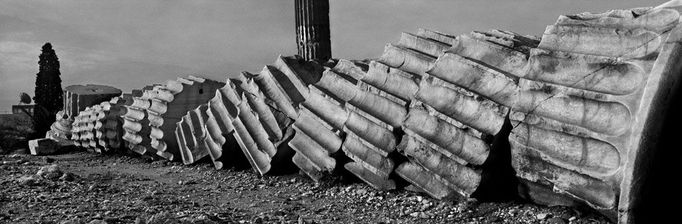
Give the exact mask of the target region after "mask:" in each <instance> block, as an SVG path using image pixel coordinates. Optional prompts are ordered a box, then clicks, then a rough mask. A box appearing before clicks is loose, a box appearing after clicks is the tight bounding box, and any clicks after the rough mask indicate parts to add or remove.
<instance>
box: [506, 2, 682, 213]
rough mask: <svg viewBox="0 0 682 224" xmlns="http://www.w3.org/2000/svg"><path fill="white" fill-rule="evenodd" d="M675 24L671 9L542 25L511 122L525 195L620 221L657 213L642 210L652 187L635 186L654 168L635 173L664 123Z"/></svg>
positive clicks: (673, 71)
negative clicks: (584, 207)
mask: <svg viewBox="0 0 682 224" xmlns="http://www.w3.org/2000/svg"><path fill="white" fill-rule="evenodd" d="M678 18H679V13H678V12H677V11H675V10H670V9H665V8H659V9H647V8H639V9H632V10H614V11H610V12H606V13H602V14H591V13H583V14H578V15H569V16H561V17H560V18H559V19H558V20H557V22H556V23H555V24H554V25H551V26H548V28H547V29H546V30H545V34H544V35H543V38H542V41H541V42H540V45H539V47H538V49H532V50H531V51H530V53H531V54H530V58H529V64H528V73H527V74H526V75H525V76H524V77H522V79H521V80H520V82H519V88H520V93H519V94H518V98H517V99H518V100H517V101H516V104H515V105H513V106H512V112H511V115H510V118H511V120H512V125H513V126H514V128H513V130H512V132H511V135H510V136H509V141H510V143H511V149H512V165H513V167H514V169H515V170H516V172H517V175H518V176H519V177H520V179H521V180H522V186H524V189H527V190H526V191H525V192H523V195H525V196H526V197H528V199H530V200H532V201H534V202H536V203H540V204H548V205H557V204H560V205H575V204H586V205H589V206H590V207H592V208H595V209H596V210H598V211H601V212H602V213H604V214H605V215H606V216H607V217H609V218H611V219H612V220H619V222H621V223H632V222H635V220H637V219H642V218H643V217H642V216H639V217H638V215H643V214H645V213H644V212H643V211H648V210H650V207H651V208H653V207H655V206H654V205H653V204H648V205H646V206H645V205H643V204H640V203H642V201H646V200H643V199H642V198H643V197H647V196H645V195H643V192H644V191H643V190H642V188H641V187H642V186H643V185H645V184H647V183H649V181H639V180H644V179H646V178H648V177H649V175H648V174H647V172H653V171H646V172H638V171H636V170H640V169H646V168H645V167H647V165H646V164H651V163H653V162H654V161H653V160H652V159H651V158H653V157H651V156H652V155H654V154H656V153H659V152H658V151H657V149H656V147H654V145H656V143H654V142H658V141H659V140H658V137H654V136H657V134H654V133H660V131H661V128H660V127H661V124H663V123H665V122H666V120H667V119H669V117H666V116H665V113H664V112H663V111H666V110H668V106H666V105H668V104H669V103H671V98H670V97H669V94H670V91H673V89H675V88H677V86H676V84H674V83H676V82H677V81H678V80H677V79H678V78H677V77H679V76H678V75H677V74H679V72H680V68H679V66H677V65H674V64H677V63H679V61H680V57H679V52H680V49H681V48H680V46H679V36H680V35H679V33H680V29H679V27H677V26H676V24H677V21H678ZM675 91H676V90H675ZM660 141H663V140H660ZM659 147H660V146H659ZM658 150H662V149H658ZM655 195H656V194H655V193H653V194H652V196H651V197H656V196H655ZM647 217H649V216H647Z"/></svg>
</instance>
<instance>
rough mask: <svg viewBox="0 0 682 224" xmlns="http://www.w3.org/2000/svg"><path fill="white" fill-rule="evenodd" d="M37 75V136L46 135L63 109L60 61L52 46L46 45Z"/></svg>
mask: <svg viewBox="0 0 682 224" xmlns="http://www.w3.org/2000/svg"><path fill="white" fill-rule="evenodd" d="M38 65H39V66H40V68H39V71H38V74H37V75H36V76H37V77H36V89H35V95H34V96H33V101H34V102H35V109H34V117H35V119H36V123H35V130H36V134H37V135H44V134H45V132H47V130H49V128H50V125H51V124H52V123H53V122H54V121H55V115H56V114H57V112H58V111H59V110H61V109H62V106H63V102H62V79H61V77H59V76H60V73H59V59H58V58H57V54H56V53H55V52H54V50H53V49H52V44H50V43H45V45H43V49H42V53H41V54H40V57H39V61H38Z"/></svg>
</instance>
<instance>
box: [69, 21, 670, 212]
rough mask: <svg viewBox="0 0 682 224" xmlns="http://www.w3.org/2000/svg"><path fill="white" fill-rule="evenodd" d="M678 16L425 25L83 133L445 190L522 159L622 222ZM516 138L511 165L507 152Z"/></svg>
mask: <svg viewBox="0 0 682 224" xmlns="http://www.w3.org/2000/svg"><path fill="white" fill-rule="evenodd" d="M627 13H630V14H631V15H638V16H637V17H627V16H625V15H627ZM595 18H597V20H595ZM599 18H606V19H599ZM678 18H679V15H678V13H677V12H676V11H671V10H666V9H656V10H653V9H633V10H619V11H618V10H617V11H613V12H611V13H610V14H609V13H607V14H581V15H579V16H570V17H566V16H562V17H560V18H559V20H558V21H557V23H556V24H554V25H551V26H549V27H548V28H547V30H546V31H545V34H544V35H543V37H542V39H541V40H538V39H536V38H534V37H530V36H522V35H518V34H514V33H511V32H506V31H499V30H492V31H489V32H472V33H470V34H466V35H460V36H450V35H446V34H442V33H438V32H434V31H429V30H425V29H419V30H418V31H417V32H416V33H415V34H410V33H403V34H402V36H401V38H400V40H399V42H397V43H396V44H388V45H387V46H386V48H385V51H384V53H383V54H382V55H381V57H380V58H378V59H377V60H372V61H349V60H343V59H342V60H332V61H329V62H324V63H317V62H311V61H303V60H302V59H300V58H299V57H282V56H280V57H278V58H277V59H276V60H275V63H274V64H273V65H267V66H265V67H264V68H263V70H262V71H260V72H259V73H253V74H252V73H248V72H243V73H242V74H241V75H240V76H239V77H238V78H230V79H227V81H226V82H225V83H223V82H218V81H212V80H208V79H203V78H199V77H194V76H190V77H188V78H178V79H177V80H169V81H167V82H165V83H163V84H157V85H152V86H147V87H144V88H143V89H142V90H139V91H133V93H132V94H124V95H123V96H121V97H117V98H114V99H112V100H111V101H109V102H104V103H101V104H100V105H95V106H92V107H90V108H88V109H86V110H85V111H82V112H81V113H80V114H79V115H78V116H77V117H76V118H75V121H74V124H73V127H74V128H73V129H72V130H73V135H72V139H73V140H74V141H75V142H76V143H77V144H78V145H80V146H82V147H88V148H93V149H96V150H104V151H107V150H110V149H114V148H128V149H131V150H133V151H135V152H138V153H140V154H150V155H156V156H160V157H162V158H166V159H169V160H180V159H181V160H182V161H183V162H184V163H185V164H191V163H194V162H196V161H199V160H201V159H204V158H209V159H210V160H211V161H212V162H213V164H214V165H215V167H216V168H218V169H220V168H223V167H226V166H231V165H233V164H236V163H244V161H248V163H249V164H250V166H251V167H252V168H253V169H254V170H255V171H256V172H258V173H259V174H261V175H265V174H268V173H272V172H277V171H278V170H280V169H281V167H286V166H288V165H291V164H295V165H296V166H297V167H298V168H300V170H302V171H303V172H304V173H306V174H307V175H308V176H310V177H311V178H312V179H314V180H320V179H322V178H324V177H325V176H327V175H330V174H334V173H338V172H341V171H347V172H349V173H352V174H353V175H355V176H357V177H358V178H359V179H361V180H363V181H364V182H366V183H368V184H369V185H371V186H373V187H374V188H377V189H382V190H387V189H395V188H396V186H397V185H396V184H397V183H398V186H399V187H400V182H402V181H405V182H406V183H409V184H410V186H409V187H410V188H412V189H416V190H419V191H423V192H425V193H427V194H429V195H430V196H432V197H434V198H439V199H442V198H449V197H454V196H464V197H470V196H472V194H474V192H476V191H477V190H480V188H481V187H483V186H481V183H482V182H485V181H486V180H485V179H486V178H489V177H486V175H487V173H494V172H495V171H496V170H498V169H504V167H505V166H504V165H505V164H506V165H507V166H508V165H509V163H511V165H512V166H513V169H514V170H515V171H516V175H517V176H518V177H519V179H520V180H521V183H522V185H525V186H527V188H526V189H527V190H528V191H529V192H528V194H529V195H530V196H529V197H531V199H532V200H534V201H536V202H540V203H545V204H557V203H558V204H562V203H564V202H565V204H570V203H573V202H580V203H585V204H588V205H590V206H592V207H593V208H596V209H598V210H600V211H602V212H604V213H605V214H607V215H609V216H610V217H614V216H615V214H616V213H617V201H618V200H619V199H618V195H619V193H620V190H619V189H620V188H619V185H620V184H621V181H622V178H623V175H627V174H624V173H623V172H624V169H625V168H623V167H624V166H625V165H624V164H623V163H622V161H623V158H622V157H624V156H625V155H624V154H627V152H628V151H630V150H636V149H633V148H631V146H629V145H627V143H626V142H627V139H629V138H630V137H631V134H632V133H633V132H636V131H633V130H631V128H632V127H631V126H630V125H629V122H631V121H632V120H633V117H634V116H636V114H634V113H635V112H633V111H636V109H637V108H638V107H639V105H640V102H641V98H642V91H641V90H642V89H643V88H644V85H643V84H642V83H645V80H646V76H647V74H649V73H651V72H652V70H653V69H652V68H653V67H654V66H655V65H656V64H657V60H658V59H659V58H660V55H663V53H661V52H662V51H661V48H662V47H661V46H663V43H664V42H665V41H666V39H665V38H666V37H667V34H668V33H669V31H670V30H671V29H673V28H674V27H675V26H676V25H677V20H678ZM652 21H653V22H652ZM611 30H620V31H619V32H610V31H611ZM622 30H627V31H628V32H621V31H622ZM585 39H590V40H592V41H584V40H585ZM662 60H663V59H662ZM510 132H511V134H510ZM500 139H501V140H500ZM507 139H508V140H507ZM505 144H511V154H512V156H511V157H512V158H511V161H509V160H506V161H504V160H501V161H500V160H495V159H494V158H495V157H499V156H496V155H495V154H496V153H499V152H496V151H494V150H491V149H494V148H496V147H504V146H501V145H505ZM292 150H293V151H292ZM502 150H507V151H509V150H510V149H509V146H507V148H505V149H502ZM510 169H511V168H510ZM511 175H514V174H513V173H512V174H511ZM495 190H499V189H494V186H493V190H492V191H495ZM548 195H550V196H548ZM557 198H558V199H557ZM553 200H555V201H553Z"/></svg>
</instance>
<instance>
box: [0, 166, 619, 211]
mask: <svg viewBox="0 0 682 224" xmlns="http://www.w3.org/2000/svg"><path fill="white" fill-rule="evenodd" d="M0 159H1V160H2V162H1V164H0V188H1V189H2V191H1V193H0V222H2V223H557V224H559V223H608V221H607V219H605V218H604V217H603V216H600V215H598V214H595V213H593V212H590V211H586V210H578V209H573V208H566V207H544V206H538V205H533V204H528V203H523V202H517V201H511V202H478V201H476V200H474V199H469V200H462V201H455V202H453V201H437V200H433V199H431V198H429V197H428V196H426V195H424V194H420V193H414V192H409V191H404V190H401V191H390V192H380V191H376V190H374V189H372V188H370V187H369V186H367V185H365V184H362V183H337V184H330V185H329V186H320V185H317V184H315V183H314V182H313V181H311V180H309V179H308V178H306V177H305V176H302V175H285V176H271V177H262V178H261V177H258V176H257V175H256V174H255V173H254V172H252V171H251V170H219V171H217V170H214V169H213V168H212V166H210V165H209V164H206V163H204V164H199V165H192V166H184V165H182V164H181V163H175V162H166V161H151V160H149V159H146V158H142V157H136V156H130V155H99V154H93V153H87V152H75V153H71V154H64V155H56V156H30V155H25V154H12V155H0Z"/></svg>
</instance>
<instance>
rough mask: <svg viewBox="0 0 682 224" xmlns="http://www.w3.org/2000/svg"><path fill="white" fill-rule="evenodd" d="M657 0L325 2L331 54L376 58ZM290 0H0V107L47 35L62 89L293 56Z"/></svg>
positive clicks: (5, 106)
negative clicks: (474, 33)
mask: <svg viewBox="0 0 682 224" xmlns="http://www.w3.org/2000/svg"><path fill="white" fill-rule="evenodd" d="M663 2H665V0H647V1H642V0H600V1H592V0H562V1H549V0H514V1H501V0H483V1H481V0H479V1H473V0H472V1H452V0H423V1H417V0H331V1H330V5H331V6H330V11H331V12H330V20H331V21H330V22H331V37H332V54H333V56H334V57H335V58H347V59H364V58H371V57H377V56H379V55H380V54H381V52H382V51H383V47H384V45H385V44H386V43H388V42H395V41H397V39H398V37H399V36H400V32H403V31H407V32H412V31H415V30H416V29H417V28H418V27H424V28H429V29H433V30H438V31H441V32H446V33H450V34H461V33H468V32H470V31H471V30H489V29H505V30H510V31H515V32H518V33H522V34H531V35H540V34H541V33H542V31H543V30H544V28H545V26H547V25H549V24H552V23H553V22H554V21H555V20H556V18H557V17H558V16H559V15H560V14H573V13H579V12H584V11H591V12H601V11H605V10H608V9H621V8H633V7H640V6H655V5H658V4H661V3H663ZM293 3H294V0H267V1H266V0H222V1H219V0H213V1H208V0H193V1H179V0H178V1H175V0H170V1H162V0H144V1H140V0H116V1H110V0H97V1H94V0H88V1H86V0H81V1H72V0H45V1H28V0H0V112H2V111H7V110H9V107H10V106H11V105H12V104H16V103H18V100H19V93H20V92H27V93H29V94H30V95H31V96H33V92H34V82H35V74H36V73H37V72H38V55H40V48H41V46H42V45H43V44H44V43H45V42H51V43H52V46H53V47H54V49H55V51H56V52H57V55H58V57H59V61H60V63H61V74H62V75H61V78H62V80H63V82H62V87H65V86H68V85H73V84H84V83H94V84H104V85H111V86H114V87H117V88H120V89H122V90H123V91H125V92H127V91H130V90H131V89H133V88H141V87H143V86H144V85H148V84H152V83H158V82H162V81H164V80H167V79H175V77H177V76H185V75H187V74H198V75H200V76H204V77H207V78H211V79H216V80H225V79H226V78H227V77H228V76H234V75H236V74H239V72H240V71H244V70H246V71H252V72H258V71H260V69H261V68H262V67H263V65H265V64H268V63H272V62H273V61H274V59H275V57H276V56H277V55H279V54H282V55H292V54H295V53H296V43H295V36H294V35H295V34H294V5H293Z"/></svg>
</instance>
